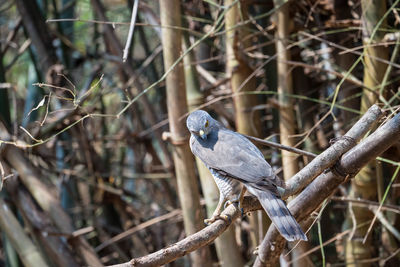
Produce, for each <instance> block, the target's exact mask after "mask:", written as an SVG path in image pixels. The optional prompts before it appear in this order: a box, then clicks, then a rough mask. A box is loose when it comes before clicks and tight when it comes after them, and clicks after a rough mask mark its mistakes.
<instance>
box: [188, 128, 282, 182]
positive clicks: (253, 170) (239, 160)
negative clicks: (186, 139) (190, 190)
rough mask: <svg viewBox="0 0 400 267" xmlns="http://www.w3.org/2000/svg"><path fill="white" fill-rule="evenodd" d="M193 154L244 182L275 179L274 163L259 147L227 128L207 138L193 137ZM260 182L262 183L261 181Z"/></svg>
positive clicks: (208, 165) (211, 166) (210, 165)
mask: <svg viewBox="0 0 400 267" xmlns="http://www.w3.org/2000/svg"><path fill="white" fill-rule="evenodd" d="M191 148H192V152H193V154H195V155H196V156H197V157H199V158H200V159H201V160H202V161H203V162H204V163H205V164H206V165H207V167H210V168H213V169H215V170H217V171H222V172H224V173H226V174H228V175H229V176H231V177H233V178H236V179H239V180H242V182H245V183H263V182H265V180H266V179H267V181H268V180H270V181H268V182H273V180H275V174H274V172H273V170H272V168H271V166H270V165H269V164H268V163H267V162H266V161H265V159H264V157H263V155H262V153H261V152H260V151H259V150H258V148H257V147H256V146H255V145H254V144H253V143H251V142H250V141H249V140H248V139H247V138H245V137H244V136H242V135H240V134H238V133H235V132H232V131H230V130H228V129H219V130H218V131H215V132H213V133H211V134H210V135H209V136H208V137H207V139H206V140H201V139H199V138H196V137H193V138H192V139H191ZM260 185H261V184H260Z"/></svg>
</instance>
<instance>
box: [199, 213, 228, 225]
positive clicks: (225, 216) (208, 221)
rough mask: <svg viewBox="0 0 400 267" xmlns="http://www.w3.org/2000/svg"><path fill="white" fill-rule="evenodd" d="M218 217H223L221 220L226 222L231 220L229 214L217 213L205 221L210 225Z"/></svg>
mask: <svg viewBox="0 0 400 267" xmlns="http://www.w3.org/2000/svg"><path fill="white" fill-rule="evenodd" d="M218 219H221V220H223V221H225V222H228V223H230V222H231V218H230V217H229V216H228V215H221V214H216V215H213V216H212V217H211V218H210V219H205V220H204V223H205V224H206V225H210V224H212V223H213V222H215V221H216V220H218Z"/></svg>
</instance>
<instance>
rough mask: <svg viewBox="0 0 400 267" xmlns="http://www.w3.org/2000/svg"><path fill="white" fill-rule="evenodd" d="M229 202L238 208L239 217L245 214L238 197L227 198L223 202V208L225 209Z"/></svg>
mask: <svg viewBox="0 0 400 267" xmlns="http://www.w3.org/2000/svg"><path fill="white" fill-rule="evenodd" d="M231 204H237V207H236V208H237V209H239V210H240V213H241V217H242V218H243V217H244V216H245V214H244V209H243V207H242V202H241V201H240V199H234V200H227V201H226V202H225V204H224V209H226V207H228V206H229V205H231Z"/></svg>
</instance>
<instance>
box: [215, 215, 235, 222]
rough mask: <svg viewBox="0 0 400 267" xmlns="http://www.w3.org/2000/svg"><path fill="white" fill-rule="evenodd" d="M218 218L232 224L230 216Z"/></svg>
mask: <svg viewBox="0 0 400 267" xmlns="http://www.w3.org/2000/svg"><path fill="white" fill-rule="evenodd" d="M218 218H219V219H221V220H223V221H225V222H227V223H231V222H232V220H231V217H230V216H228V215H219V216H218Z"/></svg>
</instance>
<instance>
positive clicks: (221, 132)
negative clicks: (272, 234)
mask: <svg viewBox="0 0 400 267" xmlns="http://www.w3.org/2000/svg"><path fill="white" fill-rule="evenodd" d="M186 126H187V128H188V130H189V132H190V149H191V151H192V153H193V154H194V155H195V156H196V157H198V158H199V159H200V160H201V161H202V162H203V163H204V164H205V165H206V167H207V168H208V169H209V171H210V172H211V174H212V176H213V178H214V180H215V183H216V185H217V187H218V189H219V201H218V205H217V208H216V209H215V211H214V213H213V215H212V217H211V218H210V219H206V220H204V222H205V223H206V224H210V223H213V222H214V221H216V220H218V219H224V220H226V219H227V218H226V217H223V216H222V215H221V212H222V210H223V208H224V206H225V204H226V203H228V204H231V203H233V202H238V203H239V207H241V201H242V200H243V195H244V193H245V190H247V191H248V192H250V193H251V194H252V195H254V196H256V197H257V199H258V200H259V201H260V203H261V206H262V207H263V209H264V210H265V211H266V213H267V214H268V216H269V217H270V219H271V221H272V223H273V224H274V225H275V227H276V228H277V229H278V231H279V233H280V234H281V235H282V236H283V237H284V238H285V239H286V240H288V241H295V240H304V241H306V240H307V236H306V235H305V234H304V232H303V230H302V229H301V227H300V225H299V224H298V223H297V221H296V219H295V218H294V217H293V216H292V214H291V213H290V211H289V209H288V208H287V206H286V203H285V202H284V201H283V200H282V199H281V197H280V193H279V191H280V190H282V189H283V186H284V183H283V181H282V180H281V179H280V178H279V177H277V176H276V175H275V173H274V171H273V169H272V167H271V166H270V165H269V164H268V162H267V161H266V160H265V158H264V155H263V154H262V152H261V151H260V150H259V149H258V148H257V147H256V146H255V145H254V144H253V143H252V142H251V141H250V140H248V139H247V138H246V137H244V136H243V135H241V134H240V133H237V132H234V131H231V130H229V129H227V128H226V127H224V126H223V125H222V124H221V123H219V122H218V121H217V120H214V119H213V118H212V117H211V116H210V114H208V113H207V112H206V111H204V110H196V111H193V112H192V113H190V114H189V116H188V118H187V120H186ZM241 184H242V185H244V187H243V190H241V191H240V193H239V194H237V192H238V188H240V185H241Z"/></svg>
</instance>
